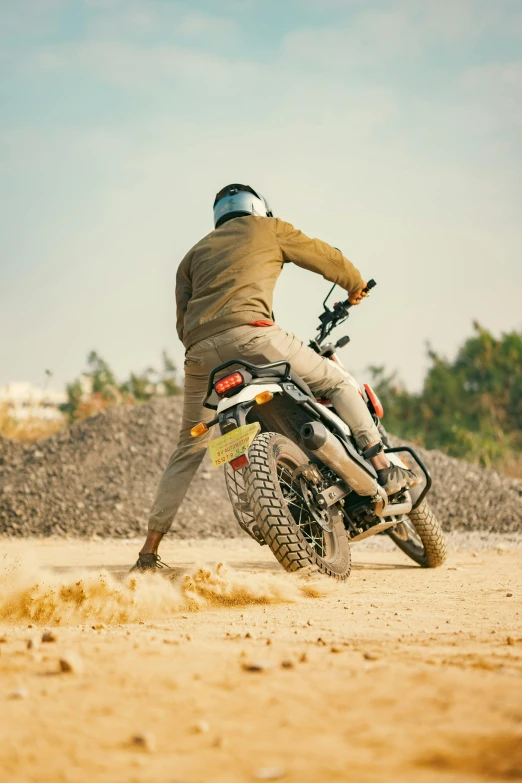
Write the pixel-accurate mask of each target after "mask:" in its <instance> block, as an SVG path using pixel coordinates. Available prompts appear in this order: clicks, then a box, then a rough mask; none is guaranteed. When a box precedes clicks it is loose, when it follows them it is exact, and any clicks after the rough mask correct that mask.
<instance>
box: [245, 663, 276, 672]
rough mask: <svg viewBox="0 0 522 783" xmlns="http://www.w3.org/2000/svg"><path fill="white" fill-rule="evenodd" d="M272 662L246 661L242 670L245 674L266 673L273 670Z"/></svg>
mask: <svg viewBox="0 0 522 783" xmlns="http://www.w3.org/2000/svg"><path fill="white" fill-rule="evenodd" d="M272 665H273V664H272V663H271V662H270V661H245V662H244V663H242V664H241V668H242V669H243V671H245V672H265V671H267V670H268V669H271V668H272Z"/></svg>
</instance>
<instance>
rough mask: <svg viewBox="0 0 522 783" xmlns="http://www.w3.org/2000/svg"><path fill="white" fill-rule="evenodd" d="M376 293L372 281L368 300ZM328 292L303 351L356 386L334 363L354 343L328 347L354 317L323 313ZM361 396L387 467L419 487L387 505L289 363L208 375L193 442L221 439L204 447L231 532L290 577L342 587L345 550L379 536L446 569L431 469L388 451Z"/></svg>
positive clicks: (237, 364)
mask: <svg viewBox="0 0 522 783" xmlns="http://www.w3.org/2000/svg"><path fill="white" fill-rule="evenodd" d="M375 285H376V283H375V281H373V280H371V281H370V282H369V283H368V286H367V289H366V290H367V292H369V291H370V290H371V289H372V288H373V287H374V286H375ZM333 288H335V286H334V287H333ZM333 288H332V289H331V290H330V293H329V294H328V296H327V297H326V299H325V300H324V302H323V312H322V313H321V315H320V317H319V327H318V330H317V335H316V337H315V338H313V339H312V340H311V341H310V343H309V345H310V348H312V349H313V350H314V351H316V352H317V353H318V354H320V355H321V356H324V357H326V358H327V359H329V360H330V361H333V362H336V364H337V365H338V366H339V368H340V369H341V370H342V371H343V372H345V373H346V375H347V376H348V378H349V379H350V381H351V382H352V383H355V381H354V379H353V378H352V376H350V375H349V373H348V372H347V371H346V370H345V369H344V367H343V365H342V363H341V361H340V359H339V357H338V356H337V353H336V350H337V349H338V348H341V347H344V346H345V345H347V343H348V342H349V340H350V338H349V337H348V336H344V337H341V338H340V339H339V340H338V341H337V342H336V343H335V344H333V343H331V342H328V341H327V338H328V337H329V336H330V334H331V333H332V331H333V330H334V329H335V328H337V327H338V326H339V325H340V324H341V323H344V322H345V321H346V320H347V318H348V317H349V315H350V308H351V305H350V303H349V301H348V300H346V301H343V302H336V303H335V304H334V305H333V307H331V308H330V307H328V306H327V301H328V299H329V297H330V295H331V293H332V291H333ZM232 368H233V371H231V370H232ZM357 388H359V387H357ZM359 393H360V394H361V396H362V397H363V399H364V401H365V402H366V404H367V406H368V409H369V411H370V413H371V415H372V417H373V418H374V421H375V423H376V424H377V426H378V428H379V431H380V433H381V437H382V441H383V444H384V447H385V448H384V451H385V453H386V454H387V455H388V459H389V460H390V462H392V463H395V464H397V465H400V466H403V467H404V466H406V467H410V468H413V469H414V470H415V471H416V473H417V474H418V475H420V476H422V482H421V483H420V484H419V485H417V486H415V487H413V488H410V489H407V488H406V489H403V490H401V491H400V492H398V493H396V494H395V495H392V496H390V497H388V495H387V493H386V492H385V490H384V489H383V487H381V486H380V485H379V483H378V481H377V473H376V471H375V469H374V468H373V466H372V465H371V464H370V462H368V461H367V460H365V459H364V457H363V456H362V454H361V450H360V449H359V448H358V446H357V444H356V442H355V440H354V438H353V436H352V434H351V432H350V428H349V427H348V425H347V424H346V423H345V422H344V421H343V420H342V419H341V418H340V417H339V416H338V415H337V414H336V412H335V409H334V408H333V407H332V405H331V403H330V402H329V401H328V400H319V399H316V398H315V396H314V395H313V393H312V392H311V390H310V389H309V388H308V386H307V385H306V383H304V381H303V380H302V379H301V378H300V377H299V376H297V375H296V374H295V373H294V372H292V368H291V366H290V362H288V361H278V362H272V363H270V364H263V365H255V364H252V363H250V362H247V361H244V360H243V359H234V360H231V361H228V362H225V363H224V364H221V365H219V366H218V367H215V368H214V370H213V371H212V373H211V374H210V377H209V382H208V389H207V396H206V398H205V401H204V405H205V407H207V408H209V409H211V410H214V411H215V412H216V414H215V418H214V419H213V420H212V421H210V422H201V423H200V424H198V425H197V426H196V427H194V429H193V430H192V435H193V436H194V437H198V436H200V435H203V434H204V433H206V432H208V430H209V429H210V428H211V427H212V426H214V425H218V427H219V429H220V432H221V435H220V436H219V437H218V438H216V439H214V440H212V441H210V444H209V450H210V455H211V459H212V462H213V464H214V465H215V466H217V467H219V466H221V465H222V466H224V469H225V480H226V485H227V490H228V494H229V497H230V501H231V504H232V508H233V510H234V514H235V517H236V519H237V522H238V523H239V525H240V527H241V528H242V529H243V530H244V531H245V532H246V533H248V534H249V535H250V536H251V537H252V538H253V539H254V540H255V541H257V543H259V544H261V545H268V546H269V548H270V549H271V550H272V552H273V554H274V555H275V557H276V558H277V560H278V561H279V562H280V563H281V565H282V566H283V568H285V569H286V570H287V571H293V572H295V571H299V570H302V569H306V570H307V571H312V572H313V571H319V572H322V573H324V574H326V575H328V576H331V577H334V578H336V579H340V580H344V579H347V578H348V576H349V575H350V569H351V551H350V547H351V545H352V544H354V543H357V542H358V541H362V540H363V539H365V538H368V537H369V536H374V535H377V534H380V533H382V534H387V535H388V536H389V537H390V538H391V539H392V540H393V541H394V542H395V544H396V545H397V546H398V547H399V548H400V549H401V550H402V551H403V552H405V554H407V555H408V556H409V557H410V558H411V559H412V560H414V561H415V562H416V563H418V564H419V565H420V566H423V567H424V568H436V567H438V566H440V565H442V564H443V563H444V561H445V559H446V545H445V541H444V535H443V532H442V529H441V526H440V524H439V522H438V521H437V519H436V518H435V516H434V514H433V512H432V511H431V509H430V508H429V506H428V504H427V501H426V496H427V495H428V493H429V491H430V489H431V485H432V479H431V476H430V473H429V470H428V468H427V467H426V465H425V464H424V462H423V461H422V459H421V458H420V456H419V455H418V454H417V453H416V452H415V451H414V450H413V449H412V448H411V447H409V446H395V447H393V446H392V445H391V443H390V439H389V437H388V434H387V432H386V430H385V429H384V427H383V425H382V422H381V419H382V417H383V415H384V411H383V408H382V405H381V403H380V401H379V399H378V396H377V395H376V393H375V392H374V391H373V389H372V388H371V386H370V385H369V384H364V386H363V388H361V389H359ZM404 455H406V456H407V457H408V459H410V460H412V461H413V462H414V465H413V466H412V465H410V464H409V463H408V462H407V461H406V460H405V459H404Z"/></svg>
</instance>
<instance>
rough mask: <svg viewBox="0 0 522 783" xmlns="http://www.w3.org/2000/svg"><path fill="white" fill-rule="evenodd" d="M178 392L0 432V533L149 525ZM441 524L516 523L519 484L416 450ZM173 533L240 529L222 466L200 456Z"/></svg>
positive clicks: (495, 528) (101, 531)
mask: <svg viewBox="0 0 522 783" xmlns="http://www.w3.org/2000/svg"><path fill="white" fill-rule="evenodd" d="M180 414H181V399H180V398H170V399H159V400H154V401H152V402H150V403H148V404H147V405H140V406H136V407H129V408H126V407H115V408H110V409H108V410H107V411H106V412H105V413H104V414H100V415H98V416H96V417H94V418H92V419H88V420H87V421H85V422H81V423H79V424H77V425H75V426H74V427H72V428H71V429H69V430H67V431H66V432H61V433H59V434H58V435H55V436H54V437H52V438H49V439H48V440H46V441H41V442H40V443H37V444H21V443H17V442H13V441H7V440H5V439H2V438H0V535H1V534H7V535H11V536H48V535H72V536H92V535H99V536H103V537H105V536H112V537H127V536H136V535H138V534H141V533H143V532H144V531H145V529H146V515H147V512H148V510H149V508H150V506H151V503H152V499H153V496H154V492H155V489H156V485H157V482H158V480H159V478H160V476H161V473H162V471H163V468H164V467H165V465H166V463H167V460H168V458H169V456H170V453H171V452H172V449H173V447H174V445H175V443H176V438H177V434H178V430H179V423H180ZM421 455H422V458H423V459H425V460H426V462H427V464H428V465H429V466H430V468H431V470H432V473H433V477H434V489H433V490H432V492H431V496H430V497H431V505H432V506H433V508H434V510H435V511H436V513H437V514H438V515H439V517H440V519H441V521H442V523H443V526H444V527H445V529H446V530H482V531H491V532H496V533H508V532H517V531H520V530H522V482H519V481H515V480H512V479H508V478H505V477H503V476H500V475H499V474H497V473H495V472H494V471H490V470H484V469H482V468H478V467H475V466H472V465H469V464H468V463H466V462H462V461H460V460H456V459H451V458H449V457H447V456H445V455H444V454H442V453H440V452H437V451H432V452H425V451H422V450H421ZM172 535H174V536H176V537H178V538H195V537H203V536H216V537H232V536H239V535H244V534H243V533H242V532H241V531H240V530H239V528H238V526H237V524H236V522H235V519H234V516H233V513H232V510H231V508H230V503H229V500H228V495H227V492H226V489H225V485H224V479H223V475H222V472H221V471H215V470H214V469H213V468H212V466H211V465H210V463H209V462H208V461H207V459H205V461H204V463H203V465H202V467H201V469H200V470H199V472H198V474H197V476H196V478H195V480H194V482H193V484H192V485H191V487H190V490H189V493H188V495H187V498H186V500H185V502H184V504H183V506H182V508H181V510H180V513H179V515H178V517H177V519H176V521H175V523H174V526H173V528H172Z"/></svg>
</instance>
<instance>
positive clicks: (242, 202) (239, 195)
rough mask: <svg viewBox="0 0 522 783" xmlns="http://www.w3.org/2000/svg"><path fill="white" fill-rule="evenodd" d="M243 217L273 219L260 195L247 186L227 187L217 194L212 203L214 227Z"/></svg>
mask: <svg viewBox="0 0 522 783" xmlns="http://www.w3.org/2000/svg"><path fill="white" fill-rule="evenodd" d="M243 215H259V216H260V217H273V215H272V210H271V209H270V205H269V204H268V201H267V200H266V198H264V196H262V195H261V193H258V192H256V191H255V190H254V189H253V188H251V187H250V186H249V185H227V186H226V187H224V188H223V189H222V190H220V191H219V193H218V194H217V196H216V198H215V201H214V226H215V227H216V228H218V226H220V225H222V224H223V223H225V221H227V220H231V219H232V218H235V217H241V216H243Z"/></svg>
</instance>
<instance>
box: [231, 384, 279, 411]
mask: <svg viewBox="0 0 522 783" xmlns="http://www.w3.org/2000/svg"><path fill="white" fill-rule="evenodd" d="M264 391H269V392H272V394H282V393H283V389H282V388H281V386H280V384H279V383H255V384H252V385H250V386H245V388H244V389H241V391H239V392H238V393H237V394H234V395H233V396H232V397H223V398H222V399H220V401H219V403H218V406H217V413H218V415H219V414H220V413H223V412H224V411H226V410H229V409H230V408H235V407H236V406H237V405H243V404H244V403H249V402H254V398H255V397H257V395H258V394H261V392H264Z"/></svg>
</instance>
